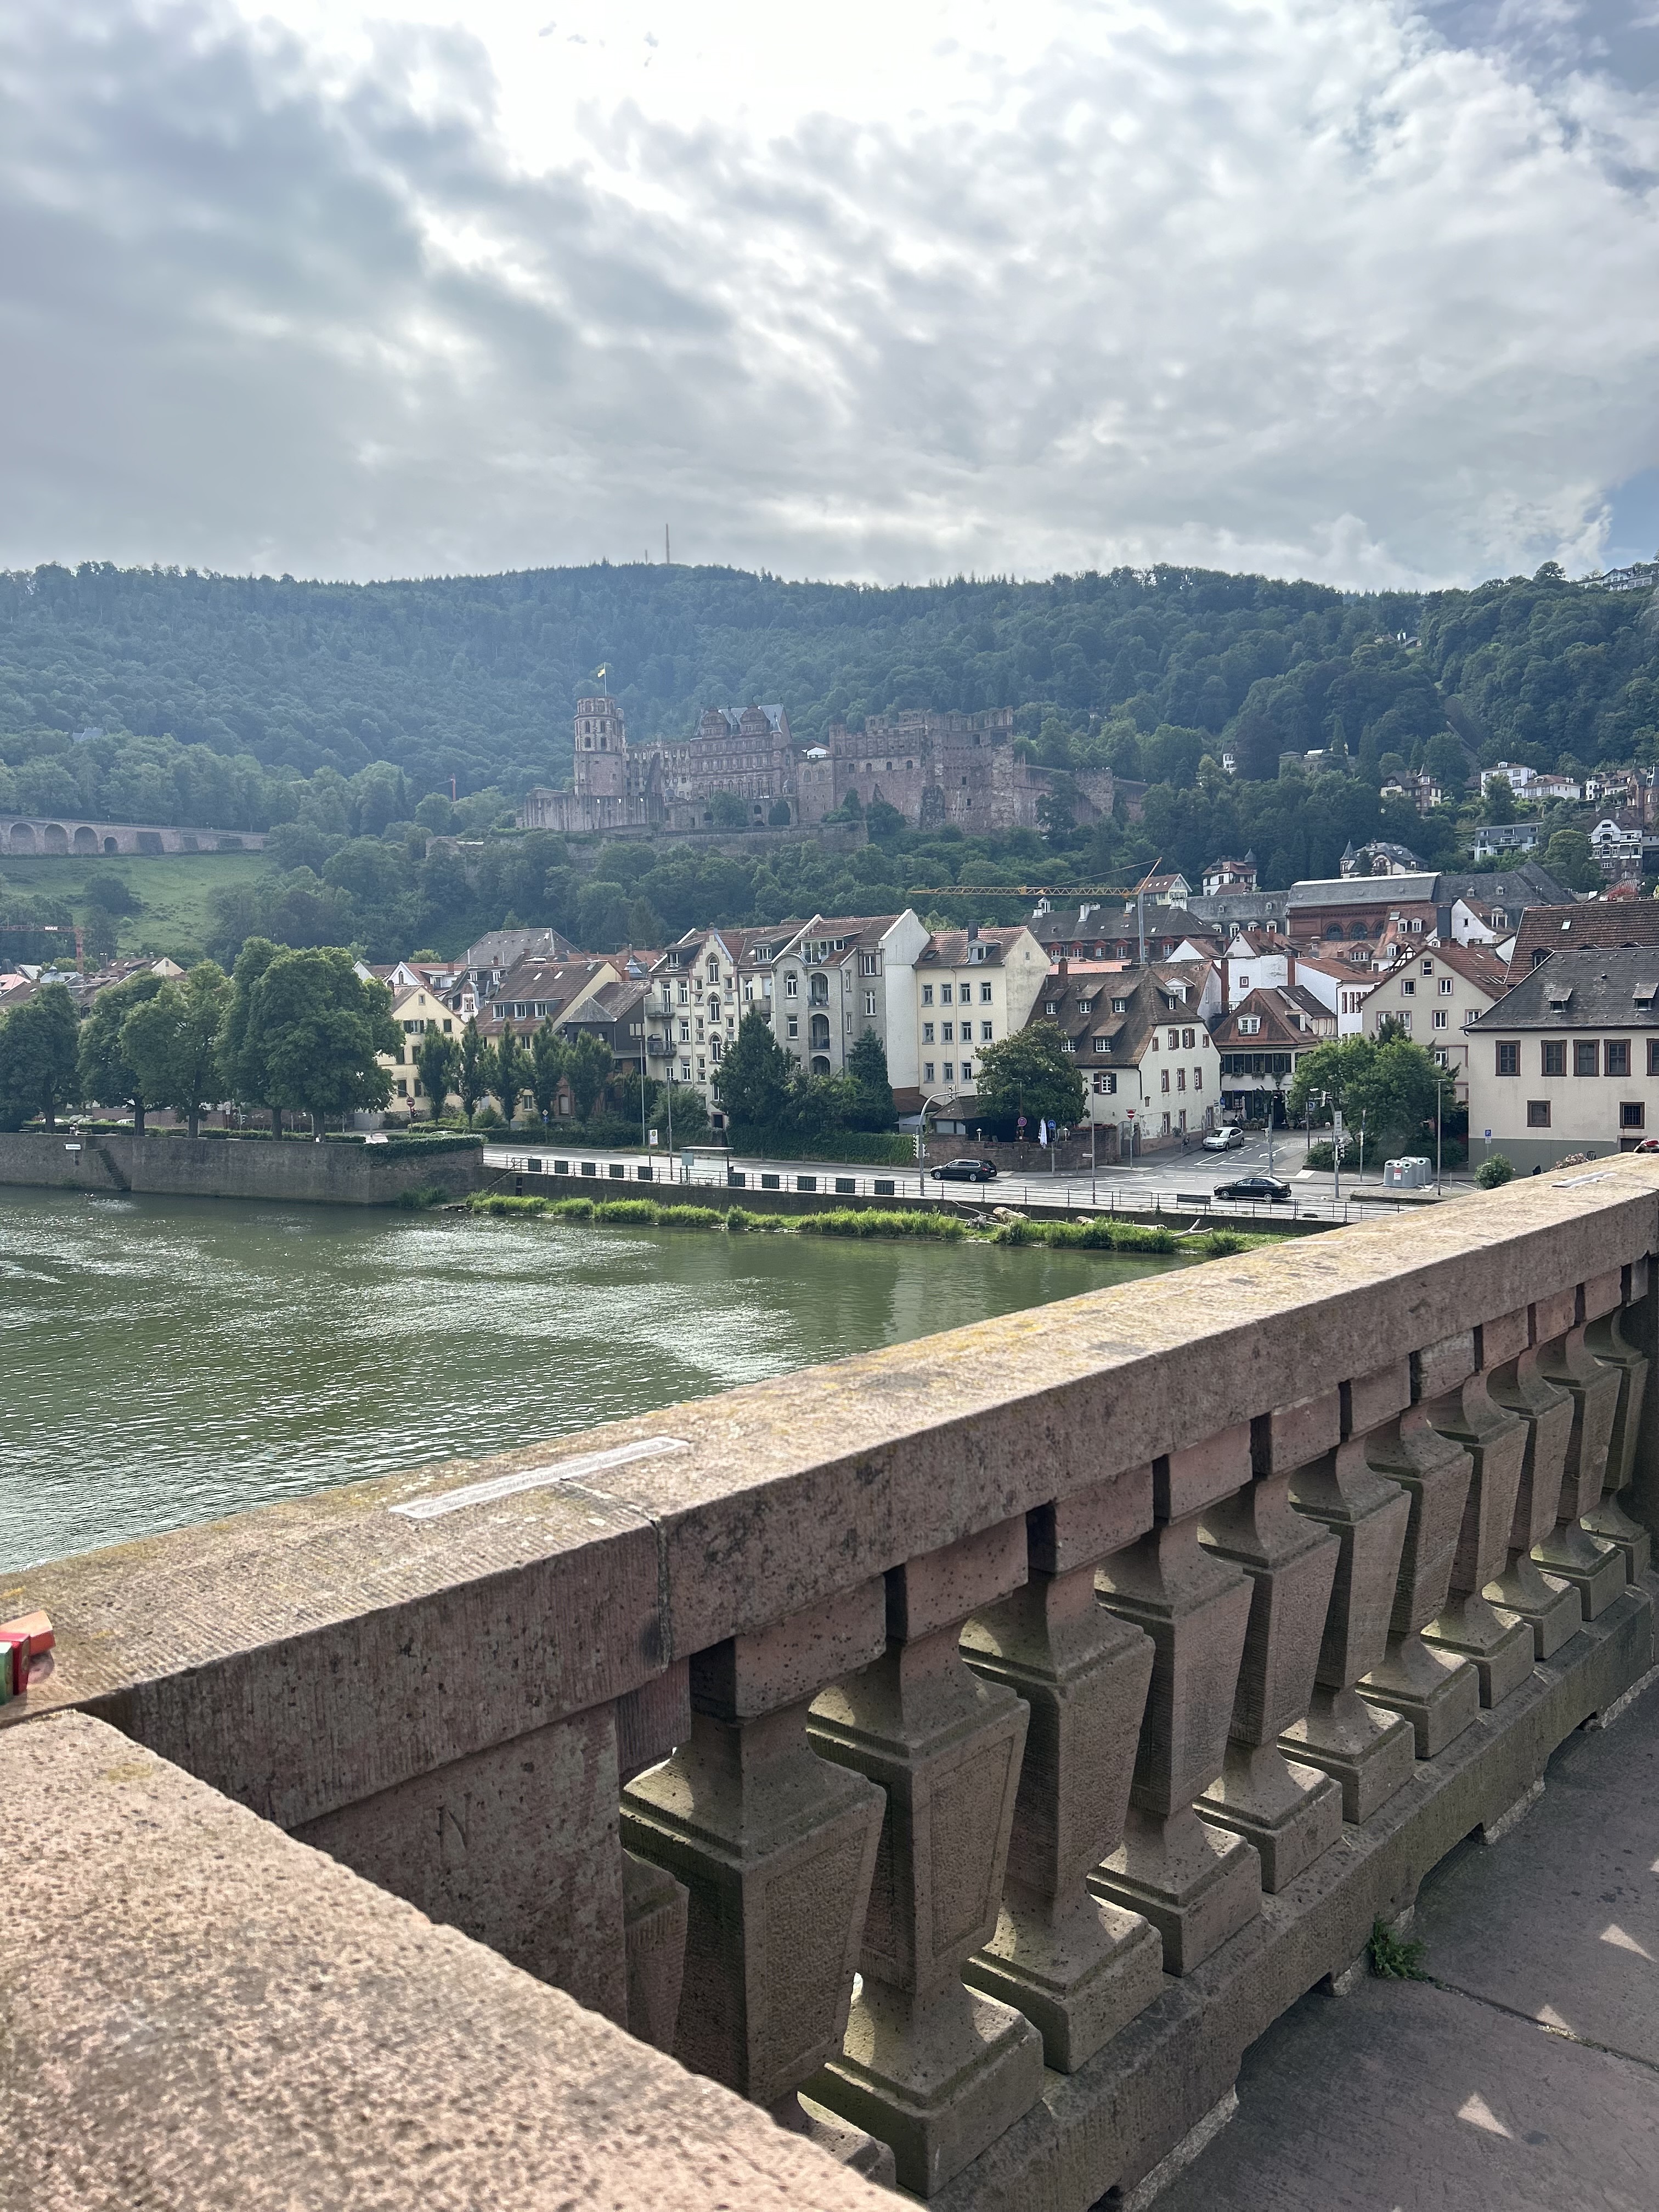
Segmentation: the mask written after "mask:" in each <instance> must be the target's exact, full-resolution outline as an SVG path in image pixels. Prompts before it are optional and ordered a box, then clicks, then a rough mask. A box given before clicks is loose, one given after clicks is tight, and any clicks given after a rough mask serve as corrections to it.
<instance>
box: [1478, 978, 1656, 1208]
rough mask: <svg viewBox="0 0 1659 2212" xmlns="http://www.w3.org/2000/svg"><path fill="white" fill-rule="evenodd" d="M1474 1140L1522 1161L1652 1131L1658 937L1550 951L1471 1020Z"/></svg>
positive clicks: (1607, 1146) (1539, 1165)
mask: <svg viewBox="0 0 1659 2212" xmlns="http://www.w3.org/2000/svg"><path fill="white" fill-rule="evenodd" d="M1468 1045H1469V1061H1468V1085H1469V1134H1470V1139H1471V1148H1472V1150H1474V1149H1477V1148H1479V1149H1481V1150H1484V1151H1486V1152H1502V1153H1503V1154H1504V1157H1505V1158H1507V1159H1508V1160H1509V1161H1510V1163H1511V1164H1512V1165H1514V1166H1515V1167H1516V1168H1518V1169H1520V1170H1522V1172H1526V1171H1528V1170H1534V1169H1544V1168H1548V1167H1553V1166H1554V1165H1555V1164H1556V1162H1557V1161H1558V1160H1559V1159H1560V1158H1562V1157H1563V1155H1564V1154H1575V1153H1577V1154H1586V1153H1587V1154H1589V1155H1591V1156H1600V1155H1601V1154H1602V1153H1606V1152H1630V1151H1632V1150H1633V1149H1634V1148H1635V1146H1638V1145H1639V1144H1640V1143H1641V1142H1642V1140H1643V1139H1644V1137H1647V1136H1650V1135H1659V946H1652V945H1616V946H1604V947H1589V948H1587V949H1585V950H1583V951H1576V952H1557V953H1554V954H1553V955H1552V956H1551V957H1549V958H1548V959H1547V960H1544V961H1542V962H1541V963H1540V964H1539V966H1537V967H1536V968H1534V969H1530V970H1529V971H1528V973H1527V974H1525V975H1522V976H1521V977H1520V978H1519V979H1518V980H1517V981H1516V984H1515V986H1514V987H1513V989H1511V990H1510V991H1508V992H1506V993H1505V994H1504V996H1503V997H1502V998H1501V999H1499V1000H1498V1002H1497V1003H1496V1005H1494V1006H1491V1007H1489V1008H1488V1009H1487V1010H1486V1012H1484V1013H1481V1014H1480V1015H1478V1016H1477V1017H1476V1018H1475V1019H1474V1021H1473V1022H1472V1023H1471V1024H1469V1029H1468Z"/></svg>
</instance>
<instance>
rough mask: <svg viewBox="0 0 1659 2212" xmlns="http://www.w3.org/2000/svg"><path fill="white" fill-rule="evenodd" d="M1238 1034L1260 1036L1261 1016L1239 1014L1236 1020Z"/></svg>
mask: <svg viewBox="0 0 1659 2212" xmlns="http://www.w3.org/2000/svg"><path fill="white" fill-rule="evenodd" d="M1238 1034H1239V1035H1240V1036H1261V1015H1260V1014H1241V1015H1240V1016H1239V1018H1238Z"/></svg>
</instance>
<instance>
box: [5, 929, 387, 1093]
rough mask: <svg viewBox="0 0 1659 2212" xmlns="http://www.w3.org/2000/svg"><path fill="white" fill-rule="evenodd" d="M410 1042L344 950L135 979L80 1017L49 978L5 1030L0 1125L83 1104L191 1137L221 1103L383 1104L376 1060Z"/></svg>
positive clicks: (258, 942) (268, 955)
mask: <svg viewBox="0 0 1659 2212" xmlns="http://www.w3.org/2000/svg"><path fill="white" fill-rule="evenodd" d="M402 1042H403V1033H402V1031H401V1030H399V1028H398V1024H396V1023H395V1022H394V1021H393V1020H392V994H391V993H390V992H389V991H388V990H387V989H386V986H385V985H384V984H383V983H378V982H375V981H372V980H371V981H364V979H363V978H362V977H361V976H360V975H358V974H357V972H356V966H355V964H354V963H353V960H352V956H351V955H350V953H349V952H346V951H342V950H341V949H340V948H339V947H337V946H324V947H316V948H312V949H309V950H301V951H295V950H294V949H293V948H291V947H289V946H286V945H272V944H270V942H269V941H268V940H266V939H252V940H251V941H250V942H249V943H248V944H247V945H244V947H243V948H242V951H241V954H240V957H239V958H238V960H237V963H236V967H235V971H234V975H229V976H227V975H226V974H225V972H224V970H223V969H222V968H220V967H218V966H217V965H216V963H214V962H212V961H203V962H201V963H199V964H198V965H197V966H196V967H194V968H192V969H191V970H190V972H189V973H188V974H187V975H185V977H184V978H183V979H182V981H167V980H164V979H163V978H161V976H158V975H135V976H132V977H131V978H129V980H128V981H125V982H124V983H118V984H115V985H112V987H111V988H110V989H108V990H106V991H102V992H100V994H99V995H98V997H97V998H96V999H95V1000H94V1001H93V1006H92V1010H91V1012H90V1013H89V1014H88V1016H87V1018H86V1019H85V1021H84V1022H83V1021H82V1020H80V1019H79V1018H78V1017H77V1014H76V1007H75V1002H74V1000H72V999H71V998H70V994H69V992H68V991H67V990H66V989H65V988H64V986H63V985H62V984H58V983H49V984H46V985H45V986H44V987H42V988H41V989H40V990H38V991H37V992H36V993H35V994H34V995H33V997H32V998H30V999H28V1000H26V1001H25V1003H24V1004H23V1005H21V1006H18V1007H15V1009H14V1010H13V1011H12V1012H10V1013H9V1015H7V1016H6V1018H5V1019H4V1021H3V1023H0V1127H6V1128H14V1129H15V1128H17V1127H20V1126H21V1123H22V1122H23V1121H27V1120H28V1119H29V1118H31V1116H33V1115H37V1114H38V1115H41V1116H43V1117H44V1119H45V1121H46V1126H47V1127H48V1128H50V1127H52V1126H53V1125H54V1123H55V1121H56V1118H57V1116H58V1114H60V1113H61V1112H62V1111H63V1110H64V1108H65V1107H68V1106H71V1105H76V1104H79V1103H83V1102H87V1103H97V1104H100V1105H103V1106H109V1107H118V1108H121V1109H125V1110H128V1111H131V1115H132V1118H133V1127H134V1128H135V1129H136V1130H137V1131H139V1132H140V1133H142V1131H143V1126H144V1119H145V1116H146V1115H147V1114H149V1113H152V1112H155V1111H156V1110H158V1109H164V1108H165V1109H171V1110H172V1111H173V1112H174V1113H177V1114H179V1115H182V1116H184V1118H185V1120H186V1121H188V1123H189V1125H190V1130H191V1135H192V1136H193V1135H194V1134H195V1133H196V1130H197V1127H198V1124H199V1120H200V1116H201V1114H202V1112H203V1110H204V1108H206V1107H209V1106H211V1105H215V1104H216V1103H219V1102H220V1101H222V1100H226V1099H230V1100H234V1101H235V1102H236V1103H239V1104H240V1105H243V1106H251V1107H263V1108H268V1109H270V1113H271V1115H272V1121H273V1127H276V1128H277V1129H280V1128H281V1126H282V1118H283V1115H284V1114H285V1113H289V1112H294V1113H302V1114H307V1115H310V1117H311V1119H312V1122H313V1127H316V1128H319V1129H320V1127H321V1126H322V1123H323V1121H324V1120H325V1118H326V1117H327V1116H329V1115H343V1114H348V1113H350V1112H353V1111H355V1110H356V1109H360V1108H374V1107H380V1106H384V1105H385V1104H386V1100H387V1098H388V1097H390V1095H391V1079H390V1078H389V1076H388V1075H387V1073H386V1070H385V1068H384V1067H382V1066H380V1064H379V1058H378V1056H379V1055H380V1054H388V1053H392V1052H395V1051H397V1050H398V1048H399V1047H400V1046H401V1044H402Z"/></svg>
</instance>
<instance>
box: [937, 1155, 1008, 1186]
mask: <svg viewBox="0 0 1659 2212" xmlns="http://www.w3.org/2000/svg"><path fill="white" fill-rule="evenodd" d="M927 1172H928V1174H929V1175H930V1176H933V1177H934V1179H935V1180H936V1181H937V1182H995V1181H996V1179H997V1171H996V1169H995V1167H994V1165H993V1164H992V1163H991V1162H990V1161H989V1160H941V1161H940V1162H939V1165H938V1166H937V1167H936V1168H929V1169H928V1170H927Z"/></svg>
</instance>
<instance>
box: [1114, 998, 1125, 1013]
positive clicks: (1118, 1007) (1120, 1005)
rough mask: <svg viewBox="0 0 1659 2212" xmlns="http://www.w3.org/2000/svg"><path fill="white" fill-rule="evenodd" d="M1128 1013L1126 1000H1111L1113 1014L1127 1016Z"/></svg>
mask: <svg viewBox="0 0 1659 2212" xmlns="http://www.w3.org/2000/svg"><path fill="white" fill-rule="evenodd" d="M1128 1011H1129V1001H1128V1000H1127V999H1114V1000H1113V1001H1112V1012H1114V1013H1115V1014H1127V1012H1128Z"/></svg>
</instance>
